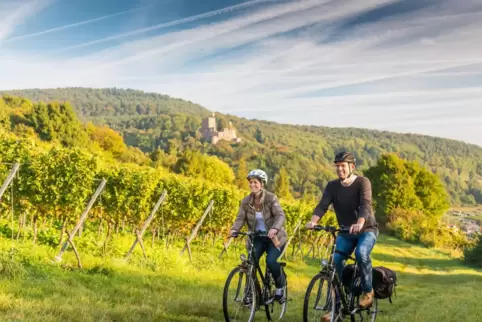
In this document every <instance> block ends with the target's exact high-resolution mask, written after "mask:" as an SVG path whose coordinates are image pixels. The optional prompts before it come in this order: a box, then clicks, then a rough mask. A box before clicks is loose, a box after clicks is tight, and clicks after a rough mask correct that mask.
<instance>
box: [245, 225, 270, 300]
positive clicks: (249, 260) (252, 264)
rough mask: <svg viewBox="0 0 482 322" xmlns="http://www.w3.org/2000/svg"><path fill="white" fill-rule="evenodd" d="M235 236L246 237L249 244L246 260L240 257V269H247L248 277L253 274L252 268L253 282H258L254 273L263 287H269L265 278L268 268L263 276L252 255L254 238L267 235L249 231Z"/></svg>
mask: <svg viewBox="0 0 482 322" xmlns="http://www.w3.org/2000/svg"><path fill="white" fill-rule="evenodd" d="M237 234H238V235H245V236H248V238H249V242H250V246H249V250H248V258H247V259H243V255H241V261H242V263H241V264H240V265H239V266H240V267H242V268H247V274H248V275H250V274H253V268H254V280H255V282H257V283H258V284H259V280H258V279H257V275H256V273H259V275H260V278H261V281H262V282H263V287H264V288H268V287H269V279H268V278H267V277H268V274H267V273H268V267H266V275H265V274H263V271H262V270H261V266H260V265H259V260H258V261H256V260H255V259H256V258H255V257H256V255H255V253H254V238H255V237H264V236H268V235H267V234H266V233H265V232H262V233H260V232H251V231H250V232H247V233H243V232H237ZM257 262H258V263H257ZM245 264H247V265H248V266H249V267H246V265H245ZM260 291H262V290H260ZM262 296H263V297H264V295H262ZM264 300H268V299H264ZM263 302H264V301H263ZM263 304H269V303H263Z"/></svg>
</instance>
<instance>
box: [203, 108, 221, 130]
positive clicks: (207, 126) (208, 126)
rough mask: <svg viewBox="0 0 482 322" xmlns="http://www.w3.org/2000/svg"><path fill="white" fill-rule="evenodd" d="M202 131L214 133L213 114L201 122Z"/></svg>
mask: <svg viewBox="0 0 482 322" xmlns="http://www.w3.org/2000/svg"><path fill="white" fill-rule="evenodd" d="M202 129H203V132H216V131H217V129H216V117H215V116H214V112H213V113H212V116H209V117H207V118H205V119H203V121H202Z"/></svg>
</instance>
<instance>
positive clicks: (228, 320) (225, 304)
mask: <svg viewBox="0 0 482 322" xmlns="http://www.w3.org/2000/svg"><path fill="white" fill-rule="evenodd" d="M239 273H243V272H242V271H241V267H236V268H234V269H233V270H232V271H231V272H230V273H229V275H228V278H227V279H226V282H225V284H224V290H223V313H224V319H225V321H226V322H232V321H237V320H234V319H232V318H231V317H230V315H229V310H228V304H229V301H228V292H229V285H230V284H231V281H232V279H233V278H234V277H235V276H236V274H239ZM246 281H247V283H248V284H250V285H249V290H250V291H249V292H251V299H252V302H251V311H250V314H249V318H248V320H247V322H252V321H253V320H254V316H255V314H256V305H257V300H258V296H257V291H256V286H255V282H254V280H253V278H252V277H251V276H249V275H246ZM238 284H239V283H238ZM241 284H242V282H241ZM244 287H245V285H243V289H244ZM238 288H239V285H238ZM237 292H239V289H238V290H237ZM236 294H237V295H238V293H236ZM243 321H245V320H243Z"/></svg>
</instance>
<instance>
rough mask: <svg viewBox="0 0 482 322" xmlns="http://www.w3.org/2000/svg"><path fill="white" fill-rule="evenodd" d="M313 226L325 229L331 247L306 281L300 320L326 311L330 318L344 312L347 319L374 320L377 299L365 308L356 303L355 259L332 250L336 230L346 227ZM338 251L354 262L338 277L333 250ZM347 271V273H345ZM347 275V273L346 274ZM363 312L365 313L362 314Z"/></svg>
mask: <svg viewBox="0 0 482 322" xmlns="http://www.w3.org/2000/svg"><path fill="white" fill-rule="evenodd" d="M313 230H316V231H321V230H323V231H326V232H329V233H331V235H332V236H333V245H332V247H331V252H330V258H329V259H328V260H326V259H322V260H321V269H320V272H319V273H318V274H316V275H315V276H314V277H313V279H312V280H311V282H310V284H309V285H308V289H307V290H306V294H305V300H304V305H303V321H304V322H308V321H317V322H319V321H322V317H323V316H325V315H326V314H327V313H329V314H330V322H335V321H342V320H343V318H344V317H345V316H348V315H349V316H350V318H351V321H352V322H354V321H365V319H364V317H365V316H366V317H367V318H368V319H367V321H372V322H373V321H375V319H376V316H377V308H378V301H377V299H376V298H374V299H373V303H372V304H371V306H369V307H368V308H366V309H361V308H360V307H359V306H358V300H359V298H360V296H361V293H362V291H361V277H360V275H359V273H358V265H357V262H356V259H355V258H353V257H351V256H350V255H349V254H345V253H343V252H340V251H338V250H335V246H336V245H335V244H336V243H335V241H336V234H337V233H338V232H349V228H347V227H341V228H340V229H337V228H336V227H331V226H327V227H324V226H314V227H313ZM335 253H338V254H341V255H343V256H345V257H346V258H348V259H351V260H353V261H354V262H355V263H354V265H352V266H351V267H352V268H353V272H352V273H351V272H349V271H347V270H346V267H347V266H345V271H344V273H343V277H342V280H343V281H340V279H339V278H338V276H337V274H336V270H335V265H334V254H335ZM346 273H348V274H346ZM347 275H348V276H347ZM365 313H366V315H365Z"/></svg>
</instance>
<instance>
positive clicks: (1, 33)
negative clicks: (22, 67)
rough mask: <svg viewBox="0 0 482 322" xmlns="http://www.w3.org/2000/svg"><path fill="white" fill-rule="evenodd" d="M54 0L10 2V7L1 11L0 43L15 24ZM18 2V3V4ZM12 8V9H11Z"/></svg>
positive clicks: (18, 23) (20, 22)
mask: <svg viewBox="0 0 482 322" xmlns="http://www.w3.org/2000/svg"><path fill="white" fill-rule="evenodd" d="M54 1H55V0H31V1H23V2H20V1H15V2H10V5H11V6H12V8H8V6H7V10H5V12H3V13H2V12H1V11H0V13H1V16H2V17H3V18H2V20H1V21H0V45H1V43H2V40H3V39H4V38H6V37H8V36H9V35H10V34H11V33H12V32H13V31H14V29H15V27H16V26H18V25H20V24H22V23H23V22H24V21H25V19H26V18H28V17H30V16H32V15H34V14H35V13H37V12H39V11H41V10H42V9H44V8H45V7H47V6H49V5H50V4H52V3H53V2H54ZM19 2H20V5H18V4H19ZM7 4H8V0H7ZM11 10H13V11H11Z"/></svg>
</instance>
